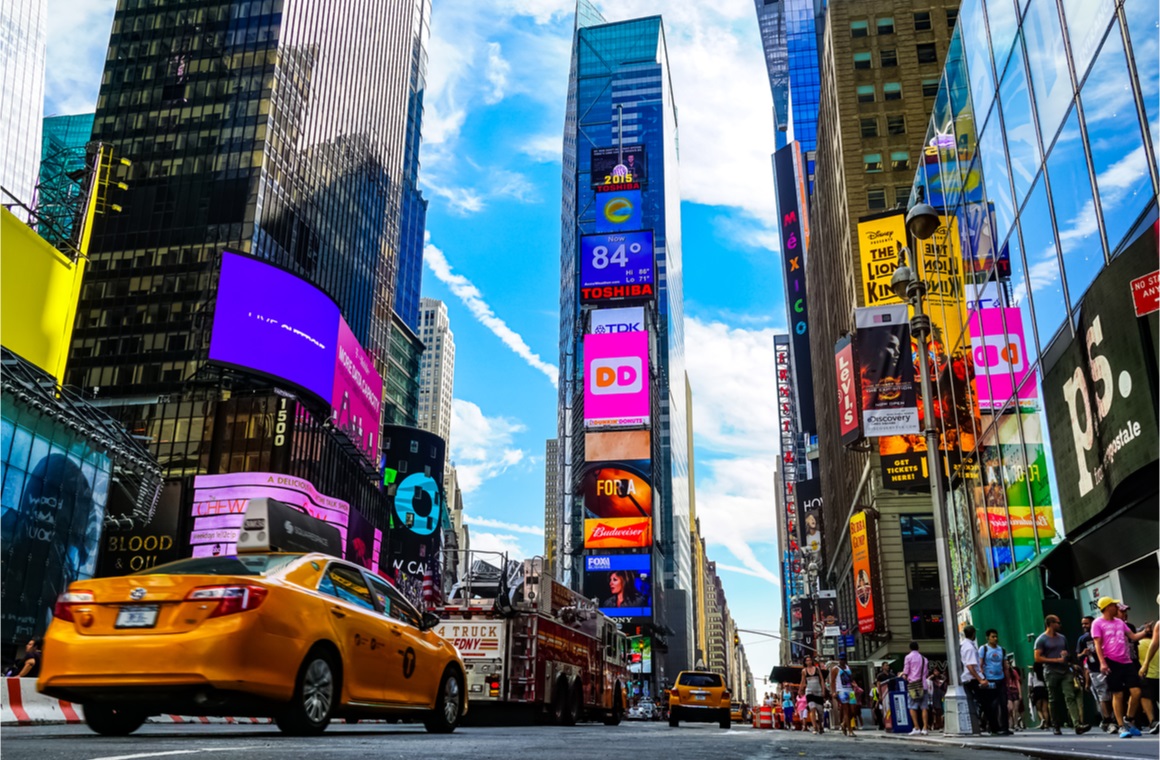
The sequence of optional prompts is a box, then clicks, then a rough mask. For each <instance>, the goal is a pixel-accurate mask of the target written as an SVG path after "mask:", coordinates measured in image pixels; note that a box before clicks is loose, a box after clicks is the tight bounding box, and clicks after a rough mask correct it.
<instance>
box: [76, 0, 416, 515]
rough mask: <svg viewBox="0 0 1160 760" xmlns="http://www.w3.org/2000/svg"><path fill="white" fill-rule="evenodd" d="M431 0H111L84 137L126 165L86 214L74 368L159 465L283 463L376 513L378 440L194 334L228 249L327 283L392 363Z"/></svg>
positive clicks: (366, 341)
mask: <svg viewBox="0 0 1160 760" xmlns="http://www.w3.org/2000/svg"><path fill="white" fill-rule="evenodd" d="M425 7H426V6H425V5H424V3H423V1H422V0H392V2H380V1H379V0H373V1H372V0H354V2H349V3H343V4H339V5H325V6H324V5H319V4H317V3H313V2H306V1H305V0H287V1H286V2H284V3H281V4H279V5H278V6H277V7H276V8H274V7H271V6H270V5H269V4H261V3H246V2H240V1H237V2H225V3H221V2H209V1H208V0H204V1H203V0H195V1H194V2H190V3H187V4H186V5H184V6H183V8H182V9H181V10H180V11H174V10H171V9H165V8H158V7H153V6H140V5H138V4H121V5H120V6H119V7H118V9H117V12H116V15H115V17H114V21H113V31H112V36H111V38H110V42H109V53H108V56H107V58H106V65H105V74H104V77H103V84H102V86H101V90H100V94H99V97H98V102H97V109H96V116H95V119H94V124H93V138H94V139H96V140H101V141H104V142H108V143H111V144H112V145H113V146H114V147H115V149H116V151H117V154H118V155H121V156H126V157H128V158H129V159H131V160H132V161H133V167H132V174H131V176H130V177H129V178H128V184H129V190H128V191H127V192H125V193H124V195H123V200H122V201H121V205H122V206H123V208H124V213H122V214H120V215H117V216H106V217H102V218H101V219H100V220H99V222H98V224H97V226H96V229H95V230H94V234H93V240H92V246H91V251H90V257H91V260H92V264H91V269H90V273H89V274H88V276H87V282H86V284H85V288H84V292H83V293H82V297H81V303H80V310H79V317H78V320H77V326H76V330H75V332H74V336H73V343H72V360H71V362H70V370H69V376H68V378H67V380H68V382H69V383H70V384H73V385H76V386H79V387H81V388H83V389H84V391H85V392H86V393H87V394H88V395H89V396H95V397H97V398H98V399H100V400H101V402H102V403H104V404H108V405H109V408H110V410H112V411H113V412H114V413H115V414H117V415H118V416H119V417H120V418H121V419H122V420H124V421H125V422H126V423H127V424H128V425H129V426H130V427H131V428H132V429H133V430H134V432H136V433H137V434H138V435H141V436H143V437H144V438H145V439H147V440H149V441H150V442H151V445H152V447H153V448H154V450H155V451H156V452H157V455H158V458H159V460H160V462H161V465H162V467H163V468H164V470H165V472H166V474H167V476H168V477H170V478H180V477H184V476H191V475H192V476H198V475H214V474H218V473H236V472H250V471H275V472H288V473H289V474H292V475H295V476H298V477H302V478H305V479H308V480H309V481H310V482H311V483H312V484H313V485H314V486H315V487H317V488H318V489H319V490H322V491H324V492H326V493H328V494H330V495H332V496H334V497H336V498H340V499H343V500H345V501H348V502H350V503H352V504H358V505H360V508H361V509H363V510H364V512H365V513H366V514H367V516H368V517H369V518H371V519H372V521H373V522H375V523H376V524H377V525H380V526H381V525H383V524H384V523H386V521H387V515H386V514H385V509H386V507H385V506H384V504H385V501H384V498H385V497H384V496H383V494H382V493H381V491H380V481H379V479H378V476H377V473H376V462H375V460H376V459H377V455H376V452H359V451H358V450H357V448H355V447H351V446H350V445H349V440H348V439H347V438H345V437H344V436H343V435H341V434H338V432H337V427H336V426H338V425H341V424H342V420H341V419H337V420H336V421H335V422H334V423H333V424H332V421H331V416H332V411H331V410H330V409H327V408H325V407H324V406H323V405H315V404H312V403H308V401H307V399H305V398H304V397H303V394H301V393H300V392H299V391H298V390H297V389H294V388H293V387H292V386H291V385H290V384H287V383H286V382H285V381H284V378H280V377H271V376H270V375H269V374H267V375H257V374H254V373H252V372H251V373H246V372H237V371H234V370H232V369H230V368H223V367H222V366H220V364H215V363H213V362H210V361H209V360H208V351H207V348H208V345H209V337H210V336H209V333H210V329H211V325H212V324H213V317H212V314H213V310H212V306H213V304H214V303H215V300H216V292H217V276H218V274H217V273H218V269H219V266H220V265H219V261H221V260H222V252H223V251H232V252H237V253H240V254H244V255H246V256H248V257H252V258H253V259H257V260H259V261H261V262H266V263H268V264H270V265H273V267H276V268H278V269H280V270H283V271H285V272H287V273H289V274H290V275H293V276H294V277H296V278H298V279H299V280H301V281H303V282H305V283H308V284H309V285H310V286H312V287H313V288H317V289H319V290H321V291H322V292H323V293H324V294H325V295H326V296H327V297H328V298H329V299H331V300H332V301H333V303H334V304H335V305H337V307H338V309H339V311H340V316H341V317H342V319H344V320H345V322H346V323H347V325H348V326H349V331H350V333H351V334H352V336H353V339H354V340H356V341H357V342H358V344H360V345H361V346H362V347H364V348H365V349H366V352H367V354H369V357H370V362H371V363H372V364H373V365H374V370H375V371H377V373H378V374H379V375H381V374H384V373H385V372H386V369H387V367H388V363H389V362H390V338H391V334H392V328H391V320H392V313H393V306H394V301H395V289H396V268H397V267H398V252H399V250H400V210H401V206H402V188H403V186H404V184H405V183H404V182H403V175H404V164H405V152H406V151H405V145H406V141H407V135H408V107H409V106H408V104H409V102H410V96H411V94H412V85H413V81H414V77H413V72H414V69H415V67H416V66H417V65H418V64H419V62H420V61H421V56H419V58H418V59H417V58H416V46H417V45H418V46H419V48H420V49H419V51H418V52H420V53H421V47H422V42H423V39H424V37H423V34H424V33H425V28H426V25H425V23H421V21H422V18H424V17H425ZM175 14H176V15H175ZM259 287H261V285H259ZM284 296H285V297H287V298H290V297H292V294H291V293H288V292H287V293H284ZM304 316H308V315H304ZM320 342H321V341H320ZM276 391H280V392H281V395H280V394H279V393H278V392H276ZM288 396H289V397H290V399H291V402H290V407H291V412H292V413H291V414H290V416H291V417H292V418H293V424H292V425H290V427H291V428H292V429H293V432H292V434H290V435H289V436H287V435H286V430H285V429H284V426H285V424H286V423H282V427H280V426H279V424H278V423H277V422H276V420H277V419H279V414H281V415H283V416H285V414H286V409H285V407H286V404H287V397H288ZM372 401H373V399H372ZM376 426H377V422H375V423H370V424H369V427H372V428H373V427H376ZM368 432H369V431H368ZM279 445H281V446H283V447H288V448H287V449H285V450H282V449H279V448H278V447H279ZM360 454H364V455H360Z"/></svg>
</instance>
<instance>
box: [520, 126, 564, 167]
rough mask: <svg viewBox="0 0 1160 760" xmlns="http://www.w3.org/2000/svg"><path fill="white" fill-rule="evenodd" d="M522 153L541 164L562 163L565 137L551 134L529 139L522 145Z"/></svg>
mask: <svg viewBox="0 0 1160 760" xmlns="http://www.w3.org/2000/svg"><path fill="white" fill-rule="evenodd" d="M520 152H521V153H523V154H524V155H525V156H529V157H530V158H532V159H534V160H535V161H539V162H540V163H545V164H546V163H560V161H561V160H563V152H564V138H563V135H560V134H553V133H549V134H543V135H536V136H535V137H529V138H528V139H526V140H524V142H523V144H522V145H520Z"/></svg>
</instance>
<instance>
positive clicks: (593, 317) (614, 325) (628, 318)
mask: <svg viewBox="0 0 1160 760" xmlns="http://www.w3.org/2000/svg"><path fill="white" fill-rule="evenodd" d="M588 315H589V317H588V332H590V333H593V334H597V335H598V334H601V333H626V332H644V307H643V306H629V307H626V308H623V309H593V310H592V311H590V312H588Z"/></svg>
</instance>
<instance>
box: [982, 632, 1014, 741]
mask: <svg viewBox="0 0 1160 760" xmlns="http://www.w3.org/2000/svg"><path fill="white" fill-rule="evenodd" d="M985 635H986V639H987V642H986V643H985V644H983V646H981V647H979V661H980V663H981V665H982V668H983V678H984V679H986V682H985V683H984V685H983V688H982V690H981V691H980V693H981V694H982V695H983V699H984V701H985V702H986V710H987V722H988V723H989V724H990V726H991V736H1010V735H1011V729H1010V728H1009V727H1008V724H1007V652H1006V651H1005V650H1004V649H1003V647H1001V646H999V632H998V631H996V630H995V629H994V628H990V629H988V630H987V633H986V634H985Z"/></svg>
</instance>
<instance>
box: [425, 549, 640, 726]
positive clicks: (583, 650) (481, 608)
mask: <svg viewBox="0 0 1160 760" xmlns="http://www.w3.org/2000/svg"><path fill="white" fill-rule="evenodd" d="M472 554H475V552H472ZM499 564H500V567H497V566H496V565H495V564H492V563H491V562H488V561H487V560H484V559H472V560H471V561H470V562H469V563H468V565H469V567H470V569H469V570H468V572H467V573H466V574H465V576H464V579H463V581H461V582H459V583H457V584H455V585H454V586H453V587H452V589H451V591H450V593H448V594H447V595H446V601H444V602H443V603H441V604H439V605H437V606H435V607H433V608H432V610H433V611H434V612H436V613H437V614H438V615H439V616H440V617H441V618H442V619H443V622H442V624H441V625H440V626H439V627H437V628H436V629H435V630H436V631H437V632H438V633H439V635H440V636H442V637H443V638H445V639H447V640H448V641H450V642H451V643H453V644H454V645H455V646H456V648H458V649H459V652H460V654H461V655H462V656H463V662H464V666H465V667H466V669H467V690H468V694H467V696H468V700H469V703H470V710H469V711H468V714H469V715H471V716H472V718H471V720H472V722H474V723H477V724H481V723H482V724H486V723H488V722H493V721H499V720H504V721H506V720H511V719H513V718H514V717H516V715H517V714H519V713H521V712H522V713H523V714H524V715H525V716H527V717H531V718H534V719H536V720H541V721H548V722H552V723H555V724H557V725H564V726H570V725H574V724H575V723H577V722H578V721H585V720H599V721H602V722H603V723H604V724H605V725H608V726H615V725H617V724H618V723H620V720H621V717H622V716H623V715H624V711H625V704H626V701H627V692H626V690H625V689H626V687H627V684H628V681H629V674H628V664H627V663H628V657H629V654H630V650H629V642H628V638H627V637H626V636H625V635H624V634H623V633H621V632H620V630H619V628H618V626H617V624H616V623H615V622H614V621H613V620H611V619H610V618H608V617H606V616H605V615H604V614H603V613H601V612H600V611H599V610H597V609H596V605H595V604H594V603H593V601H592V600H590V599H585V598H584V597H583V596H581V595H580V594H578V593H576V592H575V591H572V590H571V589H569V588H568V587H567V586H564V585H563V584H561V583H559V582H558V581H556V580H555V579H554V578H552V577H551V576H548V575H545V574H544V573H543V561H542V559H540V558H536V559H530V560H525V561H524V562H522V563H521V562H515V561H511V562H509V561H508V560H507V558H506V556H503V557H502V558H501V559H500V560H499Z"/></svg>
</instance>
